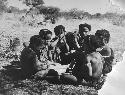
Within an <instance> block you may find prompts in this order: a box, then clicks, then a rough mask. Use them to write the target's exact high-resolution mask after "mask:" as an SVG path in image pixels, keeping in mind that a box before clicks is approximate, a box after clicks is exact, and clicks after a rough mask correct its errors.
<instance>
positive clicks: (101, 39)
mask: <svg viewBox="0 0 125 95" xmlns="http://www.w3.org/2000/svg"><path fill="white" fill-rule="evenodd" d="M96 41H97V44H98V46H104V45H105V44H106V41H105V38H104V37H103V36H96Z"/></svg>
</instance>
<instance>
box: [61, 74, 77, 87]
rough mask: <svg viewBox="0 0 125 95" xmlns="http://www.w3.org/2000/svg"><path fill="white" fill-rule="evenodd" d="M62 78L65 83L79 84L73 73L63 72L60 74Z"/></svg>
mask: <svg viewBox="0 0 125 95" xmlns="http://www.w3.org/2000/svg"><path fill="white" fill-rule="evenodd" d="M60 80H61V83H63V84H72V85H77V78H76V77H75V76H73V75H69V74H62V75H61V76H60Z"/></svg>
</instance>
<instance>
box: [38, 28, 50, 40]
mask: <svg viewBox="0 0 125 95" xmlns="http://www.w3.org/2000/svg"><path fill="white" fill-rule="evenodd" d="M47 34H51V35H52V32H51V31H50V30H48V29H41V30H40V32H39V36H40V37H41V38H42V39H44V40H48V39H46V36H47Z"/></svg>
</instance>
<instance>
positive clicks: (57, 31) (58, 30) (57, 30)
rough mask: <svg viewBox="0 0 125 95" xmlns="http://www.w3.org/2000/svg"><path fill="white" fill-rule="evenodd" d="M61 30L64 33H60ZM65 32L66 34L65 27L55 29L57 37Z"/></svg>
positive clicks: (59, 26) (60, 26)
mask: <svg viewBox="0 0 125 95" xmlns="http://www.w3.org/2000/svg"><path fill="white" fill-rule="evenodd" d="M60 30H62V31H60ZM63 32H65V27H64V26H63V25H58V26H56V27H55V28H54V33H55V35H56V36H59V35H60V34H62V33H63Z"/></svg>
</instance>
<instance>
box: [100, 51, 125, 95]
mask: <svg viewBox="0 0 125 95" xmlns="http://www.w3.org/2000/svg"><path fill="white" fill-rule="evenodd" d="M124 72H125V52H124V53H123V60H122V61H121V62H118V63H117V64H116V65H115V66H114V68H113V70H112V72H111V73H109V74H108V77H107V81H106V82H105V84H104V85H103V87H102V89H101V90H100V91H99V95H125V76H124Z"/></svg>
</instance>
